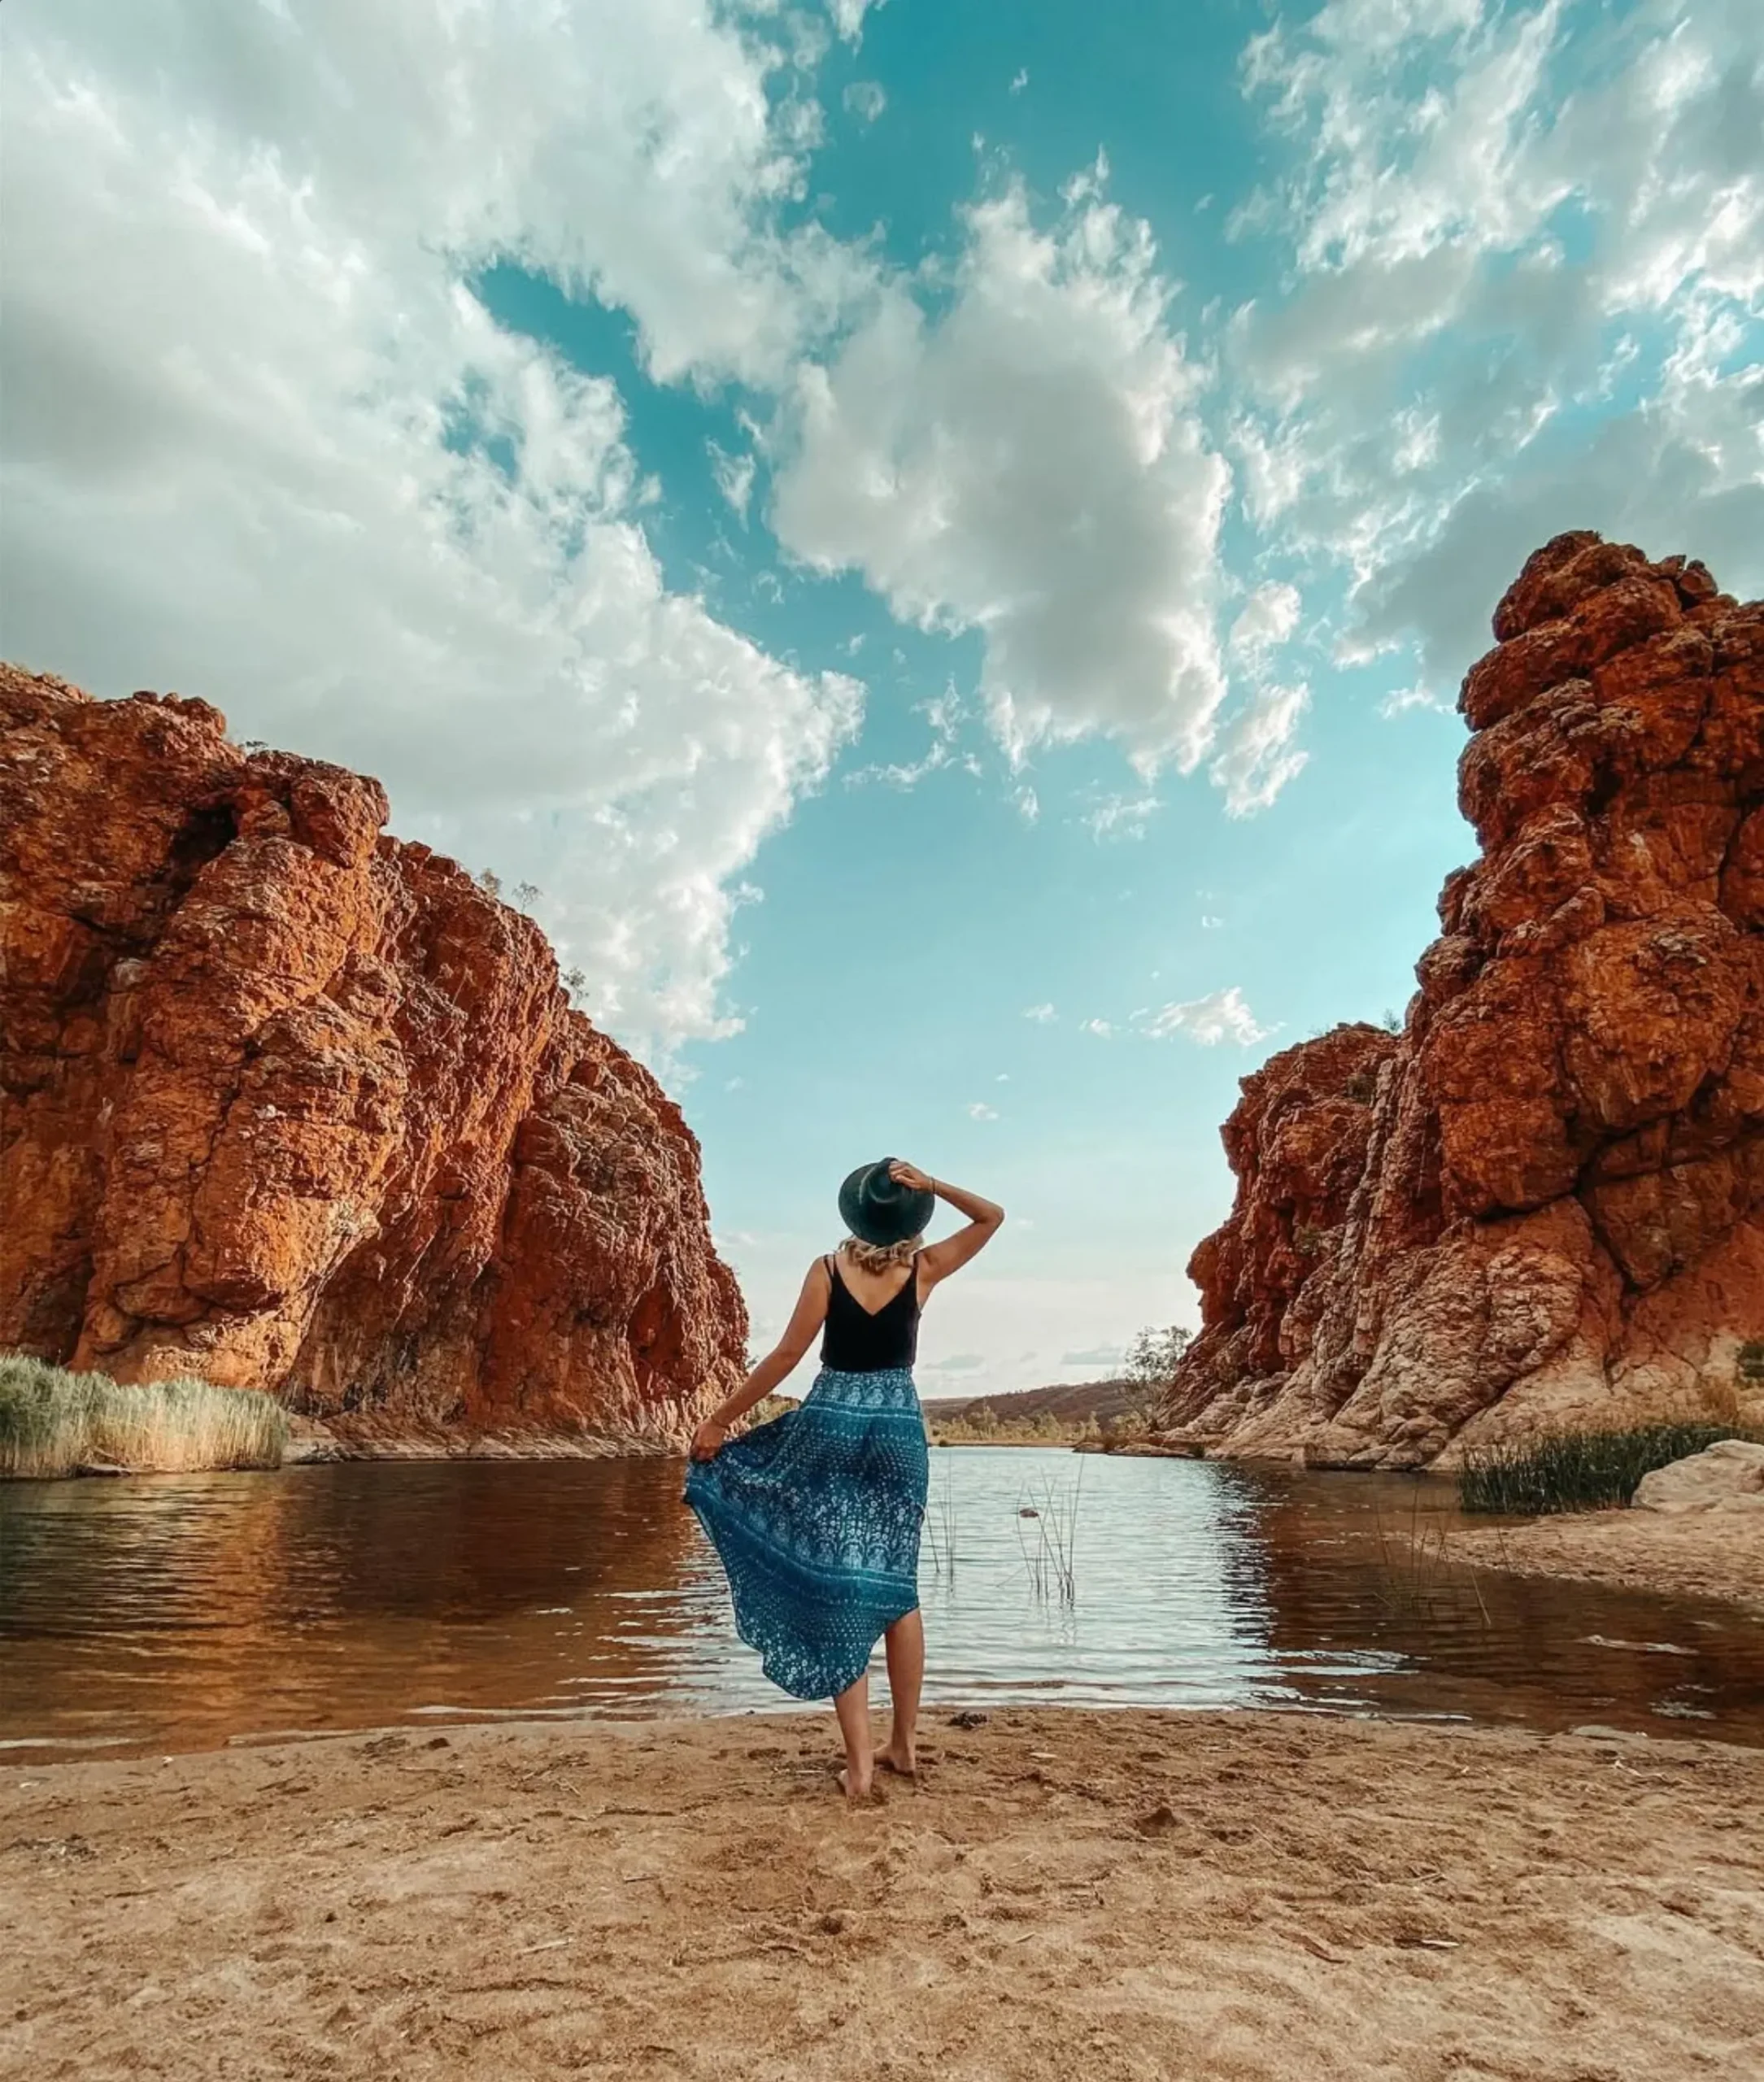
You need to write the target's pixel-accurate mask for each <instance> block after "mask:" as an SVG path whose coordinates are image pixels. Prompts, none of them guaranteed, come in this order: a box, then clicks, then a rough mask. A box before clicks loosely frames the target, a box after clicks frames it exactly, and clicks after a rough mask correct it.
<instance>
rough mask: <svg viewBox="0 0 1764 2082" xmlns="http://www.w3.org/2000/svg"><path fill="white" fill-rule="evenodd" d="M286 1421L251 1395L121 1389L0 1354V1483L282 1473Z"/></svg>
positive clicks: (172, 1385) (202, 1387)
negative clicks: (97, 1472) (94, 1471)
mask: <svg viewBox="0 0 1764 2082" xmlns="http://www.w3.org/2000/svg"><path fill="white" fill-rule="evenodd" d="M287 1444H288V1413H287V1412H286V1410H285V1409H283V1408H282V1406H281V1404H280V1403H279V1402H277V1400H276V1399H275V1398H274V1396H267V1395H263V1394H260V1393H259V1392H258V1391H257V1390H256V1389H255V1388H217V1387H214V1386H212V1385H211V1383H209V1382H207V1381H195V1380H179V1381H159V1382H155V1383H153V1384H152V1385H151V1386H150V1387H138V1388H131V1387H124V1386H123V1385H122V1384H121V1383H120V1382H116V1381H113V1380H111V1379H110V1378H109V1377H108V1376H107V1375H106V1374H70V1373H68V1371H67V1370H65V1369H64V1368H63V1367H60V1366H51V1365H50V1364H49V1363H48V1362H47V1361H46V1360H41V1359H31V1358H27V1357H25V1356H24V1353H22V1352H0V1477H4V1476H7V1475H12V1476H16V1477H20V1478H31V1477H41V1476H46V1475H60V1474H72V1473H74V1471H75V1470H76V1469H78V1468H80V1467H82V1466H89V1465H92V1464H94V1463H100V1464H103V1465H106V1466H112V1467H127V1468H134V1469H139V1470H143V1471H150V1472H153V1473H155V1474H176V1473H184V1472H188V1471H191V1470H195V1469H198V1468H217V1467H280V1466H281V1461H282V1455H283V1453H285V1451H286V1449H287Z"/></svg>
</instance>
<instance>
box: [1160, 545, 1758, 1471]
mask: <svg viewBox="0 0 1764 2082" xmlns="http://www.w3.org/2000/svg"><path fill="white" fill-rule="evenodd" d="M1494 634H1495V636H1496V638H1497V642H1496V647H1495V648H1494V649H1493V650H1492V651H1489V652H1488V653H1487V656H1484V657H1483V658H1482V659H1481V660H1479V662H1478V663H1477V664H1475V665H1474V666H1473V667H1472V668H1471V669H1470V673H1469V675H1468V677H1466V680H1465V682H1464V686H1463V691H1462V695H1461V699H1460V703H1459V706H1460V708H1461V711H1462V713H1463V715H1464V717H1465V720H1466V722H1467V723H1468V725H1470V730H1471V732H1472V733H1473V735H1472V737H1471V739H1470V743H1469V745H1468V746H1467V747H1466V750H1465V751H1464V753H1463V756H1462V758H1461V761H1460V764H1459V772H1458V792H1459V801H1460V804H1461V808H1462V809H1463V812H1464V814H1465V816H1466V817H1467V818H1468V819H1469V821H1470V824H1471V825H1473V826H1474V829H1475V831H1476V834H1477V836H1478V838H1479V840H1480V841H1481V843H1482V849H1483V850H1482V857H1481V858H1480V859H1479V860H1478V861H1477V862H1476V864H1475V865H1474V866H1472V867H1470V868H1468V869H1461V870H1460V871H1458V872H1457V873H1454V874H1453V875H1452V876H1451V877H1449V878H1448V880H1447V882H1446V885H1445V888H1444V892H1443V894H1442V895H1441V897H1440V922H1441V925H1442V927H1443V929H1444V930H1443V932H1442V934H1441V936H1440V939H1437V940H1435V942H1434V943H1433V944H1432V946H1431V947H1429V948H1428V949H1427V951H1426V953H1425V954H1423V955H1422V957H1421V960H1420V962H1419V963H1418V967H1417V972H1416V973H1417V976H1418V980H1419V983H1420V989H1419V991H1418V994H1417V995H1416V996H1415V997H1414V998H1413V1000H1411V1002H1410V1004H1409V1012H1408V1016H1407V1020H1406V1023H1405V1027H1404V1030H1403V1031H1402V1032H1401V1034H1387V1033H1385V1032H1383V1030H1380V1029H1379V1028H1375V1027H1370V1026H1344V1027H1340V1028H1338V1029H1337V1030H1335V1031H1334V1032H1333V1033H1330V1034H1324V1035H1323V1036H1322V1037H1321V1038H1320V1039H1317V1040H1313V1041H1309V1042H1306V1043H1302V1044H1300V1046H1299V1047H1296V1048H1288V1049H1286V1050H1284V1051H1283V1052H1281V1053H1280V1054H1278V1055H1277V1056H1274V1057H1273V1058H1271V1059H1270V1061H1269V1062H1268V1063H1266V1064H1265V1065H1264V1066H1263V1068H1262V1069H1260V1070H1258V1071H1257V1072H1256V1073H1255V1074H1254V1075H1253V1076H1251V1077H1248V1078H1245V1079H1244V1085H1243V1093H1244V1095H1243V1098H1242V1100H1241V1101H1240V1102H1239V1104H1238V1106H1237V1107H1236V1109H1235V1111H1234V1112H1233V1113H1232V1115H1231V1117H1230V1120H1229V1121H1228V1122H1226V1127H1225V1130H1224V1135H1225V1146H1226V1154H1227V1156H1229V1158H1230V1163H1231V1166H1232V1169H1233V1170H1234V1172H1235V1174H1236V1178H1237V1193H1236V1200H1235V1204H1234V1206H1233V1209H1232V1211H1231V1214H1230V1218H1229V1219H1228V1220H1227V1221H1226V1223H1225V1225H1224V1226H1223V1227H1222V1228H1221V1229H1220V1230H1217V1232H1216V1233H1215V1234H1214V1235H1211V1236H1209V1237H1208V1238H1207V1239H1205V1241H1204V1242H1203V1243H1202V1244H1200V1247H1199V1248H1198V1249H1197V1250H1196V1252H1195V1254H1194V1257H1193V1258H1192V1260H1191V1262H1190V1265H1189V1272H1190V1275H1191V1278H1193V1279H1194V1280H1195V1282H1196V1284H1197V1286H1198V1287H1200V1294H1201V1310H1202V1331H1201V1334H1200V1336H1199V1337H1198V1338H1197V1339H1196V1341H1195V1343H1194V1344H1193V1345H1192V1346H1191V1348H1190V1349H1189V1351H1188V1352H1187V1356H1186V1357H1185V1359H1184V1360H1183V1364H1182V1365H1181V1366H1180V1368H1179V1370H1178V1373H1177V1374H1176V1377H1175V1379H1174V1382H1173V1383H1172V1384H1171V1387H1170V1388H1169V1392H1168V1395H1167V1397H1166V1400H1165V1406H1164V1409H1163V1412H1162V1419H1161V1421H1162V1422H1164V1423H1165V1425H1166V1426H1169V1427H1170V1428H1171V1429H1173V1430H1175V1431H1179V1432H1180V1433H1182V1434H1183V1435H1185V1436H1187V1437H1189V1438H1193V1439H1197V1440H1202V1441H1204V1442H1205V1443H1207V1444H1209V1446H1210V1447H1212V1448H1214V1449H1216V1450H1221V1451H1224V1452H1226V1453H1242V1454H1258V1453H1259V1454H1277V1455H1287V1454H1298V1455H1300V1456H1302V1457H1304V1458H1306V1459H1309V1460H1310V1461H1313V1463H1316V1464H1320V1465H1326V1466H1335V1465H1346V1466H1400V1467H1408V1466H1421V1465H1425V1464H1426V1463H1428V1462H1431V1461H1435V1460H1436V1459H1438V1458H1440V1457H1441V1456H1442V1455H1444V1457H1446V1458H1447V1459H1448V1460H1449V1459H1451V1458H1453V1457H1455V1456H1456V1454H1457V1453H1458V1452H1460V1451H1461V1450H1462V1449H1463V1448H1466V1447H1468V1446H1471V1445H1475V1444H1483V1443H1486V1442H1489V1441H1492V1440H1500V1439H1510V1438H1514V1437H1517V1436H1522V1435H1527V1434H1528V1433H1532V1432H1535V1431H1545V1430H1551V1429H1556V1428H1560V1427H1561V1426H1570V1425H1571V1426H1582V1425H1587V1426H1622V1425H1627V1424H1631V1423H1635V1422H1649V1421H1653V1420H1654V1419H1657V1418H1677V1417H1690V1416H1702V1417H1708V1416H1714V1417H1718V1418H1724V1419H1726V1420H1727V1421H1732V1420H1733V1419H1734V1418H1736V1417H1737V1418H1741V1419H1742V1420H1744V1421H1746V1422H1764V1382H1761V1381H1759V1380H1757V1379H1755V1378H1753V1376H1754V1375H1755V1374H1756V1372H1757V1369H1756V1368H1755V1366H1754V1365H1753V1363H1752V1362H1753V1355H1752V1354H1750V1353H1747V1354H1745V1355H1744V1357H1742V1354H1741V1347H1742V1346H1744V1345H1745V1344H1749V1343H1750V1342H1752V1341H1753V1340H1757V1339H1764V1212H1761V1207H1764V603H1757V602H1753V603H1750V604H1747V605H1741V604H1740V603H1739V602H1737V601H1736V600H1734V599H1731V598H1730V597H1728V596H1727V595H1724V594H1723V593H1721V592H1720V591H1718V589H1717V587H1716V585H1715V582H1714V580H1713V579H1712V578H1711V577H1710V574H1709V573H1708V572H1707V571H1706V570H1705V569H1704V568H1703V567H1702V566H1701V564H1694V563H1687V562H1686V561H1685V560H1683V558H1681V557H1674V558H1669V559H1667V560H1666V561H1665V562H1664V563H1661V564H1652V563H1649V561H1648V560H1647V559H1646V558H1645V557H1644V555H1643V554H1642V553H1641V551H1639V550H1637V549H1634V548H1631V547H1626V546H1622V545H1619V544H1617V543H1611V542H1604V541H1601V539H1600V538H1599V537H1598V536H1596V535H1595V534H1587V533H1580V534H1568V535H1562V536H1559V537H1557V538H1556V539H1555V540H1554V541H1553V542H1550V543H1548V545H1547V546H1546V547H1544V548H1543V549H1541V550H1540V551H1538V552H1537V553H1536V555H1534V556H1533V557H1532V558H1531V560H1530V561H1529V562H1528V563H1527V565H1526V567H1525V569H1524V571H1523V572H1522V573H1521V575H1520V577H1519V578H1518V581H1517V582H1516V583H1515V584H1514V586H1513V587H1512V589H1511V590H1509V592H1508V594H1507V595H1506V596H1505V599H1502V601H1501V602H1500V606H1499V607H1498V608H1496V612H1495V616H1494Z"/></svg>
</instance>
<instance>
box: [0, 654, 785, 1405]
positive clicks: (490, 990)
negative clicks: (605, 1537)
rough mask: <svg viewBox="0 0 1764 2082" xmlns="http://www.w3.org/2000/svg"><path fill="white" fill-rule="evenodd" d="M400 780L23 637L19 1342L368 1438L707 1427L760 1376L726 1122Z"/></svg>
mask: <svg viewBox="0 0 1764 2082" xmlns="http://www.w3.org/2000/svg"><path fill="white" fill-rule="evenodd" d="M385 815H386V800H385V794H384V792H383V791H381V787H380V786H379V783H378V782H374V781H369V780H364V779H362V778H361V777H359V776H358V775H355V774H353V773H346V772H344V771H343V770H342V769H340V768H338V767H333V766H326V765H322V764H318V763H317V762H316V761H313V760H304V759H298V758H294V757H291V756H288V755H286V754H284V753H280V752H264V751H259V752H256V753H255V754H248V753H247V752H246V751H243V750H242V749H241V748H240V747H237V746H236V745H234V744H232V743H229V741H228V738H227V734H226V725H225V721H224V718H223V717H221V716H220V714H218V713H217V712H216V711H215V710H214V709H213V708H210V707H209V706H208V705H207V703H203V702H200V701H187V700H180V699H177V698H176V697H175V696H168V697H166V698H163V699H161V698H159V697H157V696H155V695H135V696H134V697H133V699H130V700H127V701H114V702H112V701H94V700H91V699H89V698H88V697H87V696H86V695H84V694H82V693H81V692H80V691H79V690H77V689H76V688H74V687H71V686H67V685H65V684H64V683H63V682H59V681H57V680H54V679H50V678H40V677H33V676H31V675H29V674H28V673H20V672H17V671H14V670H11V669H0V959H3V972H0V973H3V979H4V1017H3V1023H0V1104H3V1109H4V1113H3V1128H0V1230H3V1236H0V1345H4V1346H13V1347H16V1348H21V1349H23V1350H24V1351H27V1352H33V1353H35V1354H37V1355H38V1356H40V1357H44V1358H48V1359H52V1360H55V1361H62V1362H65V1363H68V1364H70V1365H73V1366H76V1367H98V1368H102V1370H104V1371H105V1372H107V1373H109V1374H113V1375H114V1376H115V1378H116V1379H119V1380H123V1381H146V1380H154V1379H163V1378H165V1377H167V1376H168V1375H172V1374H180V1373H196V1374H202V1375H204V1376H206V1377H207V1379H209V1380H211V1381H213V1382H216V1383H220V1384H221V1385H223V1386H241V1385H250V1386H254V1387H269V1388H272V1389H274V1390H277V1391H278V1392H280V1393H281V1395H282V1396H283V1397H284V1398H285V1400H287V1401H288V1402H289V1403H290V1405H291V1406H293V1407H294V1409H298V1410H299V1411H301V1412H303V1413H306V1414H307V1415H309V1416H311V1417H315V1418H321V1419H323V1420H324V1421H325V1422H327V1423H328V1424H329V1425H330V1426H332V1427H333V1429H336V1430H338V1431H342V1432H343V1433H346V1434H348V1433H353V1434H355V1435H358V1436H363V1437H372V1435H376V1434H385V1435H391V1434H407V1433H412V1432H416V1433H422V1432H426V1431H432V1430H433V1428H434V1427H447V1428H451V1429H453V1430H455V1431H461V1432H469V1433H487V1432H497V1433H502V1434H509V1433H517V1434H525V1435H537V1434H540V1433H544V1434H549V1435H564V1434H577V1435H581V1434H584V1433H592V1434H597V1435H608V1436H612V1437H619V1438H623V1439H625V1440H658V1441H659V1440H667V1439H677V1437H679V1436H680V1435H681V1434H682V1430H683V1429H684V1427H685V1426H686V1424H687V1423H688V1422H689V1421H690V1420H691V1419H692V1418H693V1417H694V1415H695V1413H696V1411H697V1410H698V1409H699V1407H700V1406H701V1405H702V1404H703V1402H704V1401H705V1400H706V1399H707V1396H708V1397H709V1399H714V1398H715V1396H718V1395H721V1393H724V1392H726V1391H727V1389H728V1387H730V1384H731V1383H732V1382H733V1380H734V1379H735V1378H736V1377H737V1376H738V1371H739V1369H740V1366H741V1363H742V1357H743V1348H744V1345H745V1342H746V1335H747V1319H746V1313H745V1311H744V1309H743V1305H742V1302H741V1298H740V1295H739V1292H738V1289H737V1287H736V1286H735V1283H734V1278H733V1276H732V1275H731V1274H730V1271H729V1270H728V1269H727V1268H726V1267H725V1265H723V1264H722V1263H721V1261H719V1259H718V1258H717V1257H716V1253H715V1252H714V1251H713V1250H712V1246H711V1242H710V1237H709V1233H708V1221H707V1215H706V1210H705V1205H704V1200H703V1192H702V1191H701V1189H700V1186H699V1162H698V1145H697V1143H696V1142H695V1139H694V1138H693V1136H692V1135H691V1133H690V1130H688V1129H687V1128H686V1125H685V1123H684V1122H683V1121H682V1118H681V1116H680V1113H679V1109H677V1107H676V1106H675V1105H674V1104H673V1103H672V1101H671V1100H669V1099H668V1098H667V1096H666V1095H664V1092H663V1091H661V1089H660V1087H659V1086H658V1085H657V1084H656V1081H655V1079H654V1078H652V1077H651V1076H650V1074H648V1072H647V1071H646V1070H645V1069H642V1067H641V1065H638V1063H636V1062H634V1061H633V1060H632V1059H631V1058H630V1057H629V1056H627V1055H626V1054H625V1052H623V1051H622V1050H621V1049H620V1048H616V1046H615V1045H614V1044H613V1043H612V1042H610V1041H608V1039H606V1037H605V1036H604V1035H603V1034H599V1033H597V1032H596V1031H595V1029H594V1027H593V1026H590V1023H589V1021H587V1020H586V1018H584V1017H582V1016H581V1014H580V1013H577V1012H574V1011H573V1010H571V1009H570V1008H569V1007H568V1003H567V1001H566V999H565V996H564V992H563V991H562V990H561V989H560V987H559V982H558V976H557V967H556V963H555V960H554V959H553V957H552V955H551V949H550V947H548V946H547V943H546V941H545V939H544V936H543V935H542V934H541V932H540V931H539V930H538V927H537V926H534V924H533V923H532V921H530V920H529V919H527V918H525V917H521V916H520V915H519V914H518V913H516V912H514V911H512V910H510V909H508V908H507V907H505V906H504V905H503V904H499V903H498V902H496V901H495V900H494V899H493V898H492V897H491V896H490V895H488V894H487V893H486V891H484V890H482V889H481V888H480V887H478V886H477V884H476V883H475V882H473V880H472V879H471V878H470V877H468V875H466V874H465V873H463V872H462V871H461V870H460V869H459V868H458V867H456V866H455V865H454V864H453V863H452V862H451V860H444V859H442V858H441V857H439V856H437V855H436V854H434V853H433V852H431V851H430V850H429V848H428V847H425V846H420V845H407V844H403V843H399V841H398V840H396V839H393V838H387V837H385V836H383V835H382V834H381V825H382V823H383V822H384V821H385Z"/></svg>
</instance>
